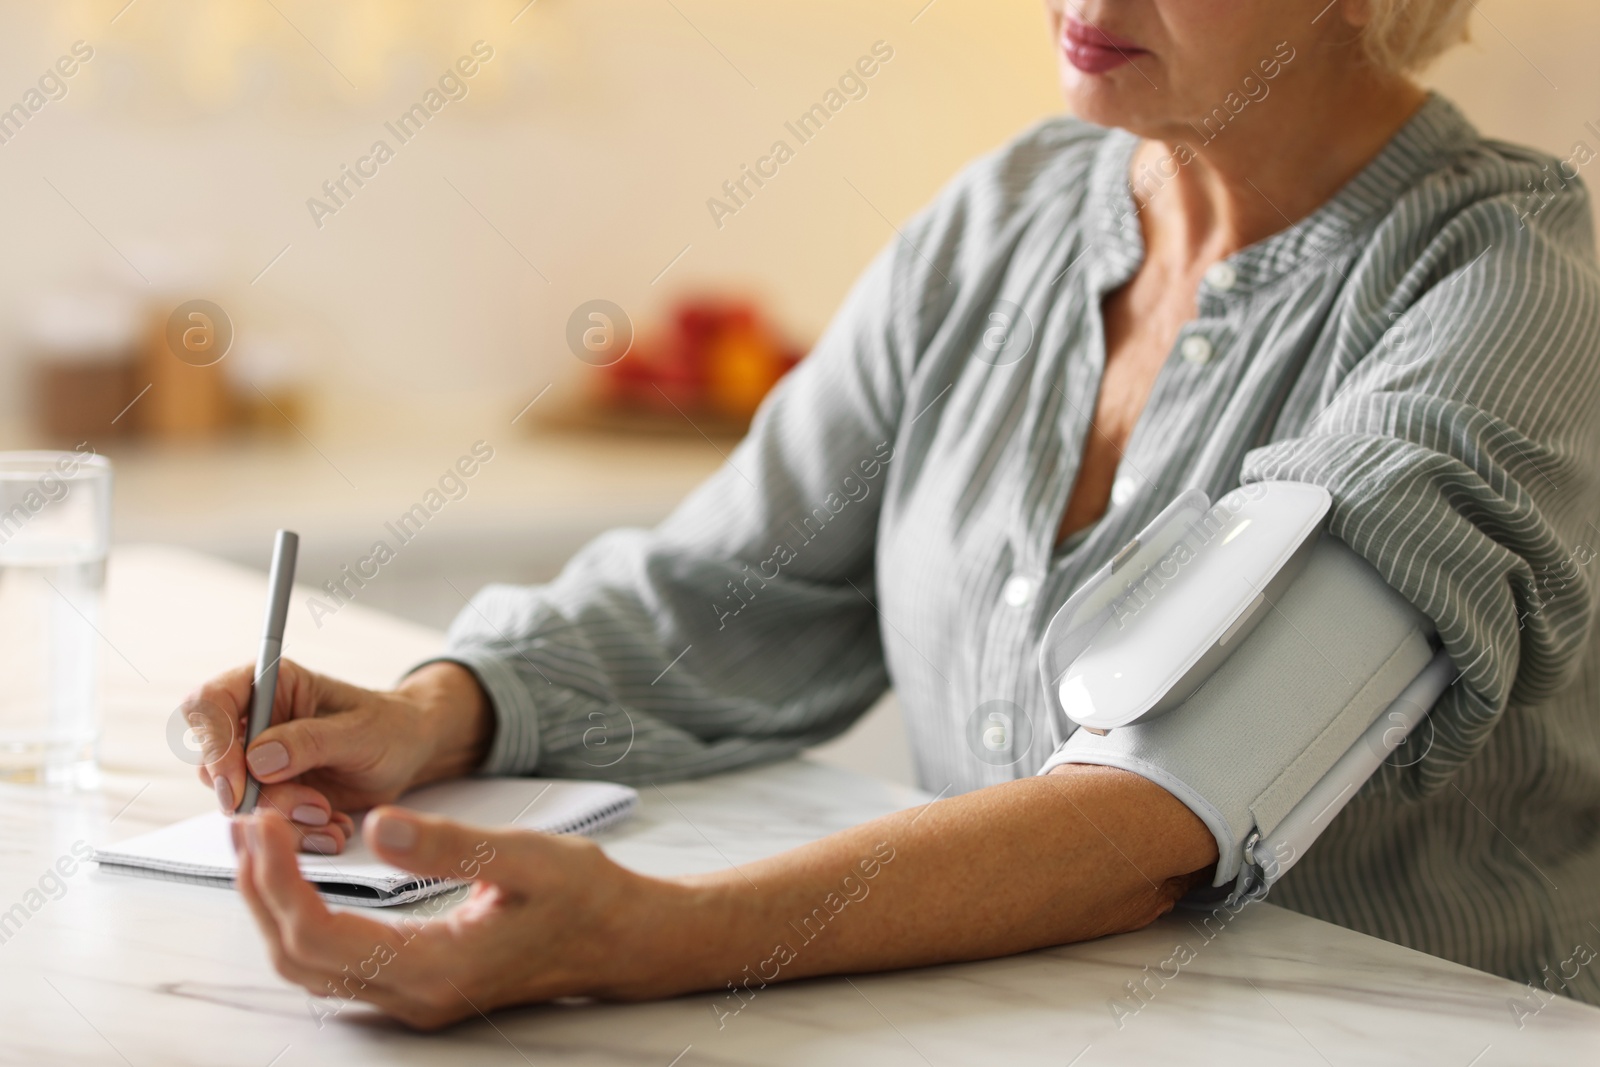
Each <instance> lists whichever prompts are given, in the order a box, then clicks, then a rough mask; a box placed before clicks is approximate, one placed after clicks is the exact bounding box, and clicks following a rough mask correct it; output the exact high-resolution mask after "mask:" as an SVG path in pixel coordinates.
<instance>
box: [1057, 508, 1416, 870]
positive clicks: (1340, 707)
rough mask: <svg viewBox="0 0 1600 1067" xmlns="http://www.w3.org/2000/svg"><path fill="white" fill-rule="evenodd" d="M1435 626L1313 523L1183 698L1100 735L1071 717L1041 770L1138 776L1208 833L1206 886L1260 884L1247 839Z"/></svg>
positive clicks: (1353, 734) (1375, 703) (1402, 675)
mask: <svg viewBox="0 0 1600 1067" xmlns="http://www.w3.org/2000/svg"><path fill="white" fill-rule="evenodd" d="M1157 610H1159V605H1158V606H1157ZM1433 634H1434V628H1433V624H1432V623H1431V622H1430V621H1429V620H1428V618H1427V617H1426V616H1424V615H1423V614H1421V613H1420V612H1418V611H1417V610H1416V609H1415V608H1414V607H1412V606H1411V604H1410V602H1408V601H1407V600H1406V599H1405V598H1404V597H1402V596H1401V595H1400V594H1399V593H1397V592H1396V591H1395V590H1394V589H1393V588H1392V587H1391V586H1390V585H1389V584H1388V583H1387V582H1385V581H1384V580H1383V577H1382V576H1381V575H1379V574H1378V572H1377V571H1376V570H1375V569H1374V568H1373V567H1372V565H1371V564H1369V563H1367V562H1366V560H1364V559H1362V558H1361V557H1360V556H1358V555H1356V554H1355V553H1354V552H1352V551H1351V550H1350V549H1349V548H1348V547H1346V546H1345V545H1344V544H1343V543H1342V542H1340V541H1339V540H1337V539H1336V538H1334V537H1333V536H1332V535H1330V534H1327V533H1323V534H1321V535H1320V538H1319V540H1318V541H1317V542H1316V544H1315V545H1314V546H1313V547H1312V548H1311V551H1310V554H1309V557H1308V559H1307V561H1306V564H1305V566H1304V569H1303V570H1301V571H1300V573H1299V574H1298V575H1297V576H1296V577H1295V578H1294V580H1293V582H1292V583H1291V584H1289V585H1288V586H1287V588H1286V589H1285V590H1284V591H1283V592H1282V593H1281V594H1280V595H1279V596H1278V597H1277V598H1276V600H1275V601H1274V602H1273V603H1272V604H1271V605H1270V610H1269V611H1267V612H1265V613H1264V614H1263V615H1262V616H1261V619H1260V621H1259V622H1258V623H1257V624H1256V626H1255V628H1254V629H1253V630H1251V631H1250V633H1249V635H1248V636H1247V637H1246V638H1245V640H1244V641H1243V642H1241V643H1240V644H1239V645H1238V647H1237V648H1235V650H1234V651H1233V653H1232V654H1231V655H1229V656H1228V658H1227V659H1226V660H1224V661H1223V662H1222V663H1221V665H1220V666H1218V667H1217V668H1216V670H1215V671H1214V672H1213V673H1212V674H1211V676H1210V677H1209V678H1208V679H1207V680H1206V681H1205V683H1204V684H1202V685H1201V686H1200V687H1199V688H1198V689H1197V690H1195V691H1194V693H1193V694H1191V695H1190V696H1189V697H1188V698H1187V699H1186V700H1185V701H1184V702H1183V703H1182V704H1181V705H1179V706H1178V707H1176V708H1174V709H1173V710H1171V711H1169V712H1167V713H1165V714H1163V715H1160V716H1158V717H1155V718H1151V719H1146V720H1142V721H1140V722H1137V723H1134V724H1133V725H1130V726H1125V727H1121V728H1118V729H1114V730H1111V731H1110V732H1109V733H1106V734H1103V735H1097V734H1095V733H1093V732H1091V731H1089V730H1087V729H1075V730H1074V731H1073V732H1072V733H1071V734H1070V736H1067V737H1066V740H1065V741H1064V742H1063V743H1062V744H1061V745H1060V746H1059V747H1058V748H1057V750H1056V752H1055V753H1054V754H1053V755H1052V756H1051V757H1050V759H1049V760H1048V761H1047V762H1046V763H1045V766H1044V768H1043V769H1042V770H1041V772H1040V773H1047V772H1048V771H1049V770H1050V769H1051V768H1053V767H1056V766H1059V765H1061V764H1065V763H1088V764H1099V765H1102V766H1107V767H1120V768H1122V769H1123V770H1127V771H1132V772H1134V773H1135V774H1139V775H1141V776H1143V777H1145V778H1148V779H1150V780H1151V781H1153V782H1155V783H1156V784H1158V785H1160V786H1161V787H1163V788H1164V789H1166V790H1167V791H1168V792H1170V793H1172V795H1173V796H1175V797H1177V798H1178V799H1179V800H1181V801H1182V802H1183V803H1184V804H1185V805H1187V806H1188V807H1189V809H1190V810H1192V811H1193V812H1194V813H1195V814H1196V815H1198V816H1199V817H1200V818H1201V819H1202V820H1203V821H1204V822H1205V824H1206V827H1207V828H1208V829H1210V831H1211V832H1212V834H1213V835H1214V836H1215V837H1216V839H1217V853H1218V861H1217V875H1216V880H1215V882H1214V883H1213V885H1214V886H1219V887H1220V886H1226V885H1229V884H1230V883H1232V884H1233V885H1234V886H1235V888H1234V890H1233V892H1232V896H1233V897H1234V898H1239V897H1250V896H1259V895H1262V894H1264V892H1265V890H1266V888H1267V886H1268V885H1270V883H1271V881H1272V880H1273V879H1274V878H1275V877H1276V874H1275V873H1274V872H1272V871H1271V869H1270V863H1271V858H1270V857H1261V856H1257V855H1253V854H1252V849H1253V846H1254V845H1256V844H1257V843H1259V842H1261V841H1262V839H1263V838H1267V837H1270V836H1271V835H1272V834H1273V833H1274V831H1275V830H1277V829H1278V828H1279V826H1280V824H1281V823H1283V822H1284V821H1285V819H1286V818H1287V817H1288V816H1289V815H1290V813H1291V812H1292V811H1294V809H1295V808H1296V806H1297V805H1298V804H1300V802H1301V801H1302V799H1304V798H1306V797H1307V796H1308V794H1312V793H1313V792H1314V791H1316V788H1317V787H1318V785H1319V783H1322V782H1323V779H1324V777H1325V776H1327V775H1328V774H1329V772H1330V770H1332V769H1333V768H1334V767H1335V764H1341V757H1343V756H1345V754H1346V753H1347V752H1349V751H1351V750H1352V747H1353V746H1358V745H1359V744H1360V743H1361V742H1362V740H1363V735H1364V734H1367V735H1368V736H1369V737H1370V736H1371V732H1370V731H1369V727H1373V726H1374V723H1375V722H1376V720H1378V719H1379V717H1380V716H1382V715H1383V713H1384V711H1385V709H1387V708H1389V707H1390V705H1391V703H1393V702H1395V700H1396V698H1397V697H1398V696H1399V695H1400V694H1401V692H1402V691H1403V690H1406V689H1407V686H1408V685H1409V684H1410V683H1411V682H1412V681H1413V679H1416V678H1417V677H1418V675H1419V674H1421V673H1422V672H1423V669H1424V667H1427V666H1428V665H1429V663H1430V661H1432V660H1433V659H1434V651H1433V647H1432V640H1433ZM1428 703H1429V704H1430V705H1431V703H1432V701H1431V700H1429V701H1428ZM1424 710H1425V709H1424ZM1066 725H1067V728H1068V729H1071V728H1072V724H1071V723H1070V722H1069V723H1067V724H1066ZM1377 729H1380V730H1381V727H1378V728H1377ZM1347 763H1348V761H1346V763H1345V764H1341V766H1345V765H1346V764H1347ZM1372 764H1373V766H1375V765H1376V760H1373V761H1372ZM1367 773H1370V769H1369V770H1368V771H1367ZM1358 785H1359V782H1356V783H1354V784H1352V785H1351V786H1350V787H1349V788H1348V789H1342V790H1341V795H1342V799H1343V800H1347V799H1348V795H1347V794H1349V793H1352V792H1353V789H1354V788H1355V787H1356V786H1358ZM1324 789H1326V786H1324ZM1340 806H1342V800H1341V801H1340ZM1297 817H1298V816H1297ZM1319 829H1320V827H1319ZM1264 867H1266V868H1267V869H1266V870H1263V868H1264Z"/></svg>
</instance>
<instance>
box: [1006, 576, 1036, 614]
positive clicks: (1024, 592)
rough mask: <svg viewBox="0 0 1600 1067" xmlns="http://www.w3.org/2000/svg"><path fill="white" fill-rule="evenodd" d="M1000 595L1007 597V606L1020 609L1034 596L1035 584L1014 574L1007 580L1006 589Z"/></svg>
mask: <svg viewBox="0 0 1600 1067" xmlns="http://www.w3.org/2000/svg"><path fill="white" fill-rule="evenodd" d="M1000 595H1001V596H1003V597H1005V601H1006V603H1007V604H1010V605H1011V606H1012V607H1014V608H1020V607H1022V606H1023V605H1024V604H1026V603H1027V602H1028V599H1029V598H1030V597H1032V596H1033V582H1032V581H1030V580H1029V579H1027V578H1025V577H1023V576H1022V575H1020V574H1013V575H1012V576H1011V577H1010V578H1007V579H1006V584H1005V588H1004V589H1002V590H1001V592H1000Z"/></svg>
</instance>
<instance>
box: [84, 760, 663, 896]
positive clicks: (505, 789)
mask: <svg viewBox="0 0 1600 1067" xmlns="http://www.w3.org/2000/svg"><path fill="white" fill-rule="evenodd" d="M637 803H638V794H637V793H636V792H634V790H632V789H630V788H628V787H627V786H622V785H615V784H613V783H609V782H571V781H553V780H547V779H535V778H472V779H460V780H457V781H451V782H442V783H439V784H437V785H433V786H428V787H425V788H423V789H420V790H417V791H416V792H414V793H410V794H408V795H407V796H405V797H404V798H402V799H401V801H400V804H401V806H402V807H407V808H411V809H413V810H416V811H425V812H429V813H432V814H435V815H443V816H445V817H447V818H451V819H455V820H458V821H460V822H468V823H474V824H478V825H483V826H493V827H505V826H508V825H512V824H515V825H517V826H520V827H524V828H526V829H530V830H539V831H542V832H545V833H590V832H593V831H595V830H598V829H601V828H603V827H605V826H608V825H610V824H611V823H613V822H616V821H618V820H620V819H622V818H626V817H627V815H628V814H630V813H631V812H632V810H633V808H634V806H635V805H636V804H637ZM228 822H229V820H228V818H227V817H226V816H224V815H222V814H220V813H218V812H210V813H208V814H205V815H197V816H195V817H194V818H191V819H185V820H184V821H183V822H180V823H175V824H174V825H172V826H167V827H163V828H162V829H159V830H154V831H151V832H150V833H146V834H141V835H139V836H137V837H134V838H131V839H129V840H127V841H123V842H121V843H119V844H116V845H111V846H108V847H105V848H97V849H96V850H95V859H96V860H97V861H98V862H99V863H100V864H101V865H102V867H103V868H104V869H106V870H111V871H115V872H118V873H144V874H148V875H153V876H157V877H160V876H167V877H171V878H173V879H175V880H180V881H190V882H201V883H205V884H211V883H216V884H227V883H230V882H231V881H232V879H233V875H234V873H235V872H236V871H237V869H238V868H237V863H236V861H235V858H234V854H233V844H232V841H231V840H230V837H229V833H228ZM299 861H300V871H301V873H302V874H303V875H305V877H306V878H307V880H309V881H312V882H315V883H317V884H318V885H319V887H323V886H326V887H327V888H328V890H330V892H328V893H327V895H329V896H330V897H333V898H335V899H339V900H343V901H345V902H348V903H367V904H372V903H401V902H402V901H400V900H388V899H385V898H388V897H391V896H393V895H395V894H404V895H405V898H406V899H408V900H409V899H419V897H420V896H422V895H429V894H428V893H426V892H423V893H418V892H417V891H418V890H429V889H431V890H432V892H443V891H444V890H446V889H449V888H451V887H452V886H454V885H459V884H461V883H460V882H459V881H440V880H436V879H421V878H418V876H417V875H415V874H412V873H411V872H409V871H406V870H403V869H401V868H398V867H393V866H390V865H389V864H386V863H383V862H382V861H380V860H379V859H378V858H377V857H376V856H374V855H373V854H372V853H371V852H370V851H368V850H367V848H366V846H365V844H364V843H363V842H362V840H361V835H360V832H359V826H358V828H357V834H356V837H355V838H354V839H352V840H351V841H349V842H348V843H347V844H346V845H345V851H344V853H343V854H341V855H338V856H314V855H308V854H304V853H302V854H301V855H300V857H299Z"/></svg>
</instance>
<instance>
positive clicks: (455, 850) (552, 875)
mask: <svg viewBox="0 0 1600 1067" xmlns="http://www.w3.org/2000/svg"><path fill="white" fill-rule="evenodd" d="M363 832H364V834H365V839H366V841H367V844H368V847H369V848H370V849H371V850H372V851H373V852H375V853H376V854H377V855H378V856H379V857H381V858H382V859H383V860H384V861H385V862H387V863H391V864H394V865H395V866H398V867H403V868H405V869H406V870H409V871H414V872H416V873H417V874H421V875H427V876H432V877H439V878H465V879H471V880H473V882H474V885H473V886H472V890H471V894H470V895H469V896H468V897H467V899H466V900H465V901H464V902H462V903H461V904H460V905H458V906H457V907H455V908H453V909H451V910H450V911H448V912H446V913H444V914H443V915H441V916H440V917H439V918H437V919H432V920H427V919H420V918H419V917H416V916H406V917H404V918H401V919H400V920H399V921H398V922H395V923H388V922H383V921H379V920H377V919H372V918H367V917H365V916H362V915H356V914H352V913H350V912H343V911H341V912H333V911H330V910H329V909H328V906H327V905H326V904H325V903H324V902H323V900H322V898H321V897H320V896H319V895H318V894H317V891H316V890H315V889H313V888H312V887H311V885H309V884H308V883H307V882H306V881H305V879H304V878H302V877H301V875H300V868H299V865H298V861H297V858H296V848H295V831H294V829H293V828H292V827H291V826H290V825H289V823H288V822H286V821H285V820H284V819H283V818H281V817H280V816H278V815H254V816H244V817H240V818H238V819H236V820H235V821H234V823H233V840H234V848H235V850H236V851H237V852H238V856H239V875H238V887H239V892H240V894H241V895H242V896H243V897H244V899H245V902H246V903H247V904H248V905H249V906H250V910H251V912H252V913H253V914H254V916H255V920H256V923H257V925H258V926H260V928H261V932H262V934H263V936H264V937H265V939H266V942H267V949H268V952H269V953H270V955H271V957H272V962H273V965H274V966H275V967H276V968H277V971H278V973H279V974H281V975H283V977H285V978H287V979H288V980H289V981H291V982H294V983H295V984H297V985H300V986H302V987H304V988H305V989H306V991H307V992H309V993H311V994H312V995H313V996H317V997H328V998H336V999H337V1000H338V1001H339V1002H340V1003H334V1002H333V1001H331V1000H330V1001H328V1002H325V1008H326V1014H325V1015H324V1016H323V1018H326V1017H329V1016H333V1015H336V1014H338V1013H339V1012H341V1011H343V1010H344V1009H345V1007H346V1006H347V1005H348V1004H350V1003H352V1002H355V1001H363V1002H366V1003H368V1004H372V1005H374V1006H375V1007H377V1008H379V1009H381V1010H382V1011H383V1012H385V1013H386V1014H388V1015H392V1016H394V1017H395V1018H397V1019H399V1020H400V1021H402V1022H404V1023H406V1024H407V1025H409V1026H412V1027H415V1028H417V1029H420V1030H433V1029H437V1028H439V1027H442V1026H446V1025H448V1024H450V1023H453V1022H456V1021H458V1020H460V1019H464V1018H468V1017H472V1016H476V1015H478V1014H480V1013H487V1012H490V1011H492V1010H494V1009H495V1008H499V1007H505V1006H507V1005H512V1004H525V1003H532V1002H537V1001H543V1000H549V999H551V998H553V997H558V996H568V995H579V996H582V995H591V996H622V997H627V996H629V995H630V993H632V991H630V990H626V989H618V988H616V987H615V986H614V985H612V984H611V983H612V982H613V981H614V978H615V974H616V963H617V953H616V946H618V945H625V944H629V943H630V942H631V944H632V949H630V951H636V950H637V949H638V948H639V947H640V941H639V939H638V938H637V937H635V936H634V934H633V932H632V931H630V930H628V929H623V927H624V925H628V926H631V927H634V928H636V927H637V926H638V924H639V923H640V922H641V921H643V922H650V921H651V914H652V913H658V912H659V910H660V907H662V906H665V905H666V903H667V898H668V897H669V896H670V895H671V894H672V890H673V888H674V887H673V884H672V883H667V882H660V881H656V880H654V879H649V878H644V877H642V876H640V875H636V874H633V873H632V872H630V871H628V870H626V869H625V868H622V867H620V866H618V865H617V864H615V863H613V862H612V861H611V860H609V859H607V858H606V856H605V854H604V853H603V852H601V850H600V848H599V846H597V845H595V844H594V843H593V842H591V841H588V840H586V839H583V838H578V837H566V836H561V837H557V836H552V835H549V834H540V833H535V832H532V831H525V830H494V831H490V830H485V829H482V828H478V827H473V826H466V825H463V824H460V823H454V822H450V821H448V820H446V819H441V818H437V817H434V816H428V815H421V814H418V813H415V812H410V811H404V810H401V809H399V808H392V807H385V808H377V809H375V810H373V811H372V812H371V813H369V814H368V815H367V818H366V822H365V823H364V824H363ZM652 905H654V906H652ZM661 919H662V916H661V915H659V914H656V915H655V921H657V922H659V921H660V920H661ZM608 972H609V973H608ZM650 992H654V990H644V989H641V990H639V991H638V993H639V994H648V993H650ZM636 995H637V994H636ZM320 1022H321V1019H320V1018H319V1024H320Z"/></svg>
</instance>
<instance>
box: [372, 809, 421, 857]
mask: <svg viewBox="0 0 1600 1067" xmlns="http://www.w3.org/2000/svg"><path fill="white" fill-rule="evenodd" d="M416 843H417V827H416V825H415V824H414V823H412V822H411V821H410V820H409V819H405V818H402V817H401V816H399V815H383V816H381V817H380V818H379V819H378V844H380V845H382V846H383V847H384V848H392V849H394V850H395V851H396V852H410V851H411V849H412V847H413V846H415V845H416Z"/></svg>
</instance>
